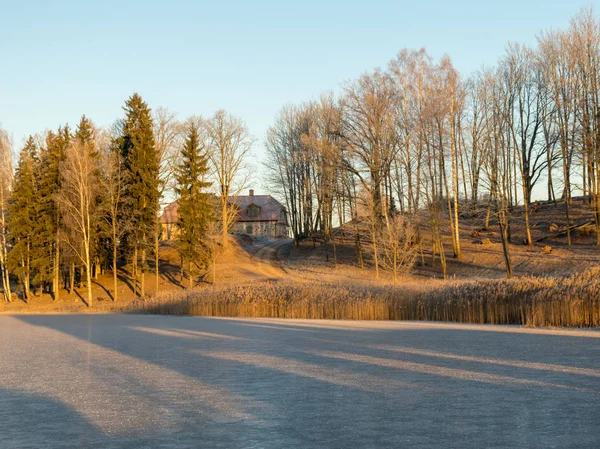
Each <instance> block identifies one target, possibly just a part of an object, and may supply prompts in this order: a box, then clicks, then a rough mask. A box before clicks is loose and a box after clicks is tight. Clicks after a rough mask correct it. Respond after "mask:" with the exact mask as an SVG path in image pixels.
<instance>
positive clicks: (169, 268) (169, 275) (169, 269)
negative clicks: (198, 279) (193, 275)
mask: <svg viewBox="0 0 600 449" xmlns="http://www.w3.org/2000/svg"><path fill="white" fill-rule="evenodd" d="M160 266H161V268H162V269H161V270H160V273H161V274H162V275H163V276H164V277H165V279H167V280H168V281H169V282H170V283H171V284H173V285H175V286H177V287H180V288H182V289H183V288H184V286H183V285H182V283H181V281H179V280H178V279H177V277H176V275H175V274H174V273H177V272H178V271H179V270H178V267H177V265H173V264H171V263H166V262H164V263H161V264H160Z"/></svg>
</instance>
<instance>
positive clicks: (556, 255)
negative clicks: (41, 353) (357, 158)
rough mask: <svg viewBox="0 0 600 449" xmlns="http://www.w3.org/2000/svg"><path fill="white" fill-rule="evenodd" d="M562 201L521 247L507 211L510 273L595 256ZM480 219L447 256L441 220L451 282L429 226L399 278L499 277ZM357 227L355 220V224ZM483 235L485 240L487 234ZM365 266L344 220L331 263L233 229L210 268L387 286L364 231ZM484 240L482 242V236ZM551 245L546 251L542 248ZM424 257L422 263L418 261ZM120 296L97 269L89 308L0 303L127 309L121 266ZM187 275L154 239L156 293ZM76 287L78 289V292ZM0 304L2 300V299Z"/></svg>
mask: <svg viewBox="0 0 600 449" xmlns="http://www.w3.org/2000/svg"><path fill="white" fill-rule="evenodd" d="M563 208H564V205H563V204H560V203H559V204H557V205H554V204H541V205H539V206H538V207H537V211H536V212H533V213H532V214H531V223H532V236H533V239H534V240H536V241H537V242H536V243H534V245H533V246H531V247H527V246H525V245H523V244H522V243H521V242H522V241H523V239H524V236H525V229H524V226H523V222H524V220H523V219H522V217H521V216H520V214H522V212H520V211H518V210H517V211H514V212H513V214H512V217H513V218H512V221H511V231H512V241H513V243H512V244H511V245H510V251H511V257H512V261H513V265H514V273H515V276H524V275H534V276H540V277H563V276H569V275H573V274H575V273H580V272H583V271H585V270H586V269H588V268H590V267H593V266H596V265H598V264H599V263H600V250H599V249H598V247H597V246H596V235H595V231H594V228H593V225H590V226H586V227H583V228H581V229H579V230H577V231H574V232H573V234H572V239H573V242H572V245H571V247H568V246H567V242H566V236H565V235H564V233H563V232H562V231H563V230H564V226H565V220H564V210H563ZM571 216H572V223H573V224H581V223H586V222H589V221H591V220H592V219H593V217H592V211H591V209H590V207H589V206H588V205H586V204H584V203H583V201H582V199H581V198H579V199H575V200H574V202H573V207H572V211H571ZM484 224H485V210H484V209H482V210H480V211H478V212H477V213H474V214H471V216H470V217H463V218H462V219H461V220H460V236H461V247H462V257H461V259H460V260H457V259H454V258H453V257H452V247H451V239H450V234H449V225H448V223H447V222H444V223H442V229H443V231H444V246H445V251H446V256H447V262H448V276H449V278H451V281H443V280H441V269H440V265H439V261H436V262H435V263H434V264H432V243H431V235H430V234H429V230H428V227H427V226H426V225H423V227H422V233H421V236H422V244H421V245H422V246H421V247H422V250H423V251H422V258H421V255H419V256H418V258H417V263H416V264H415V266H414V268H413V269H412V270H411V272H410V273H409V274H405V275H404V276H403V277H402V278H401V280H400V284H401V285H404V286H406V287H409V286H410V287H411V288H414V289H417V290H423V289H431V288H435V287H436V286H441V285H445V284H446V283H448V282H458V283H461V282H468V281H473V280H485V279H502V278H503V277H504V276H505V272H504V262H503V259H502V245H501V242H500V237H499V231H498V226H497V223H496V222H495V221H494V220H493V218H492V219H491V220H490V225H489V228H488V229H483V225H484ZM359 228H360V226H359ZM486 239H489V241H488V240H486ZM361 240H362V249H363V259H364V267H363V269H361V268H359V267H358V265H357V263H356V249H355V248H356V247H355V225H354V224H352V223H350V224H346V225H344V226H342V227H340V228H338V229H336V248H335V250H336V254H337V265H336V266H334V263H333V245H332V244H331V243H329V244H324V243H323V242H322V241H319V239H318V238H315V239H314V240H310V239H309V240H305V241H303V242H301V243H300V244H299V245H298V246H294V245H293V243H292V241H291V240H269V239H257V238H252V237H250V236H247V235H238V236H232V237H231V239H230V244H229V248H228V249H227V250H226V251H224V252H223V253H222V254H221V255H220V257H219V259H218V261H217V270H216V284H217V286H224V287H227V286H244V285H249V284H255V283H258V282H262V281H271V282H281V281H286V282H287V281H291V282H294V283H304V284H319V283H320V284H329V285H346V284H361V285H365V286H368V285H390V284H391V283H392V280H391V276H390V274H389V272H386V271H382V272H381V276H380V279H379V280H376V279H375V272H374V268H373V264H372V257H371V255H370V245H369V238H368V235H367V234H366V233H364V232H361ZM484 241H485V242H486V244H482V242H484ZM549 249H550V251H548V250H549ZM423 262H424V263H423ZM119 279H120V281H119V301H118V302H117V303H114V302H113V301H112V274H111V273H110V272H108V273H105V274H104V275H102V276H99V278H98V279H97V280H95V281H94V282H93V294H94V299H95V305H94V308H93V310H89V309H88V308H87V307H86V306H85V304H84V302H83V298H82V296H81V294H83V286H81V287H82V288H81V289H79V291H75V293H74V294H71V295H70V294H68V293H67V291H66V290H63V291H61V295H60V299H59V301H53V300H52V298H51V297H50V296H49V295H36V296H34V298H33V299H32V300H31V301H30V304H26V303H24V302H23V301H21V300H15V301H13V303H11V304H4V305H3V310H4V311H5V312H19V313H20V312H24V313H28V312H46V313H53V312H65V311H67V312H90V311H94V312H106V311H111V310H121V309H122V308H126V307H127V306H128V305H129V304H130V303H131V302H132V301H134V300H136V299H137V298H136V297H135V296H134V294H133V291H132V287H131V281H130V279H129V277H128V275H127V271H126V270H122V271H120V273H119ZM146 279H147V280H146V284H147V287H146V288H147V290H148V291H149V292H151V293H152V292H154V291H155V277H154V275H153V274H149V275H148V276H147V278H146ZM198 281H199V283H198V287H197V288H200V289H202V288H211V285H212V284H211V281H212V273H206V274H205V276H204V277H200V278H199V279H198ZM185 285H187V279H184V280H183V282H182V279H181V274H180V267H179V255H178V252H177V250H176V248H175V246H174V244H173V242H162V243H161V246H160V284H159V289H160V292H162V293H165V292H176V291H181V290H182V289H184V286H185ZM80 292H81V293H80ZM0 307H1V306H0Z"/></svg>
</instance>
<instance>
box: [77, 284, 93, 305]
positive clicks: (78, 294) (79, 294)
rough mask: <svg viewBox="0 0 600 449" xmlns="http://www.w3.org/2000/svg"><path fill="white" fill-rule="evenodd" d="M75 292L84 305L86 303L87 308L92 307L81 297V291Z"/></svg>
mask: <svg viewBox="0 0 600 449" xmlns="http://www.w3.org/2000/svg"><path fill="white" fill-rule="evenodd" d="M73 291H74V292H75V295H76V296H77V297H78V298H79V299H80V300H81V302H82V303H84V304H85V305H86V306H87V307H89V306H90V305H89V304H88V302H87V301H86V300H85V298H84V297H83V296H82V295H81V293H79V291H78V290H77V289H76V288H75V289H73Z"/></svg>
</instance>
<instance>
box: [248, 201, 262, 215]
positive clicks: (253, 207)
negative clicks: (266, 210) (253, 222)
mask: <svg viewBox="0 0 600 449" xmlns="http://www.w3.org/2000/svg"><path fill="white" fill-rule="evenodd" d="M259 212H260V207H258V206H257V205H256V204H251V205H250V206H248V217H249V218H257V217H258V213H259Z"/></svg>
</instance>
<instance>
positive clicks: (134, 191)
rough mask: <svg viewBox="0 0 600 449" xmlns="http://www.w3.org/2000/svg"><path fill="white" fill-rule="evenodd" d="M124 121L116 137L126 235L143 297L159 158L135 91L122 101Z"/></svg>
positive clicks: (147, 117)
mask: <svg viewBox="0 0 600 449" xmlns="http://www.w3.org/2000/svg"><path fill="white" fill-rule="evenodd" d="M124 109H125V120H124V122H123V134H122V136H121V139H120V146H121V156H122V158H123V163H124V169H125V183H126V188H125V192H124V195H125V197H126V203H127V207H126V210H125V215H126V217H125V218H126V219H127V220H128V222H129V228H130V230H131V231H130V233H129V234H128V235H127V237H126V243H127V246H128V247H129V253H130V254H131V260H132V262H133V273H134V277H135V281H134V285H135V289H136V290H137V274H138V261H139V265H140V268H141V278H140V295H141V296H142V297H143V296H145V286H144V275H145V272H146V269H147V259H148V256H149V255H150V253H151V252H152V248H153V244H152V241H153V236H154V232H155V227H156V224H157V223H156V222H157V220H156V215H157V214H158V209H159V182H160V181H159V160H158V154H157V151H156V145H155V142H154V133H153V123H152V115H151V111H150V108H149V107H148V105H147V104H146V103H145V102H144V101H143V100H142V97H140V95H138V94H133V95H132V96H131V97H130V98H129V99H128V100H127V101H126V103H125V108H124Z"/></svg>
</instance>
